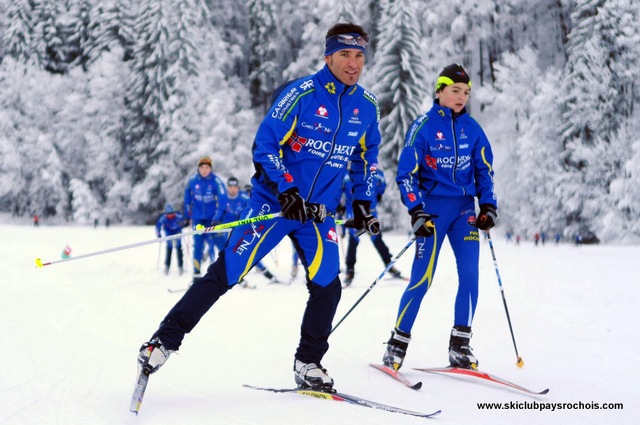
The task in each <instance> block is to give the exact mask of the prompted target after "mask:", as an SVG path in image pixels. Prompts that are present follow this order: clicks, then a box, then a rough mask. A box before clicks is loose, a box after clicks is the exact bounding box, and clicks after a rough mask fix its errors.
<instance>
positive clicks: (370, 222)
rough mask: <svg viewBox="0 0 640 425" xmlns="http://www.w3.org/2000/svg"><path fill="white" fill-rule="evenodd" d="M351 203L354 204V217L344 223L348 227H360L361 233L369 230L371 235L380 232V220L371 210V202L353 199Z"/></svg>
mask: <svg viewBox="0 0 640 425" xmlns="http://www.w3.org/2000/svg"><path fill="white" fill-rule="evenodd" d="M351 205H352V206H353V219H352V220H347V222H346V223H345V224H344V225H345V226H346V227H353V228H354V229H360V230H361V231H362V232H361V233H364V232H367V233H369V234H370V235H377V234H378V233H380V222H379V221H378V219H377V218H375V217H374V216H373V214H371V213H370V212H369V207H370V206H371V202H368V201H353V203H352V204H351ZM361 233H360V234H361Z"/></svg>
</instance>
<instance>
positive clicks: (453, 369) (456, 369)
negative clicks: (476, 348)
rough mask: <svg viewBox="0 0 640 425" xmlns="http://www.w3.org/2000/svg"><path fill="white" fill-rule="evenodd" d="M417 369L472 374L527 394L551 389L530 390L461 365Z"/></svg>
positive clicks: (431, 371) (541, 393) (450, 373)
mask: <svg viewBox="0 0 640 425" xmlns="http://www.w3.org/2000/svg"><path fill="white" fill-rule="evenodd" d="M414 369H415V370H419V371H420V372H427V373H443V374H449V375H464V376H471V377H474V378H479V379H483V380H485V381H490V382H494V383H496V384H500V385H504V386H506V387H510V388H513V389H516V390H518V391H522V392H524V393H527V394H533V395H543V394H547V393H548V392H549V389H548V388H547V389H544V390H542V391H533V390H530V389H528V388H525V387H521V386H520V385H517V384H514V383H513V382H509V381H507V380H506V379H503V378H499V377H497V376H495V375H491V374H488V373H486V372H481V371H479V370H472V369H463V368H460V367H451V366H447V367H431V368H414Z"/></svg>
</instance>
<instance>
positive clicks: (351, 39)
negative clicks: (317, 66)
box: [324, 33, 369, 56]
mask: <svg viewBox="0 0 640 425" xmlns="http://www.w3.org/2000/svg"><path fill="white" fill-rule="evenodd" d="M368 42H369V37H367V36H362V35H360V34H358V33H349V34H336V35H332V36H331V37H329V38H327V41H326V43H325V48H324V55H325V56H329V55H332V54H334V53H335V52H337V51H338V50H343V49H358V50H361V51H362V52H366V51H367V49H366V45H367V43H368Z"/></svg>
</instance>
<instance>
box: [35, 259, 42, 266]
mask: <svg viewBox="0 0 640 425" xmlns="http://www.w3.org/2000/svg"><path fill="white" fill-rule="evenodd" d="M36 267H37V268H42V267H43V265H42V259H40V258H36Z"/></svg>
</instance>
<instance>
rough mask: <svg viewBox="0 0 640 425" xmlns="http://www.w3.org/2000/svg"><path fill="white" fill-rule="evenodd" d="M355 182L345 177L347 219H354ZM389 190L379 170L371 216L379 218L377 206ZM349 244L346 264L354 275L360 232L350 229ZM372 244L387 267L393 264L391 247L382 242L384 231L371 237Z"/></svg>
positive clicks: (348, 271) (377, 171)
mask: <svg viewBox="0 0 640 425" xmlns="http://www.w3.org/2000/svg"><path fill="white" fill-rule="evenodd" d="M352 189H353V182H352V181H351V178H350V177H349V176H345V178H344V181H343V184H342V191H343V192H344V199H345V209H346V218H347V219H349V218H353V206H352V201H353V199H352V197H353V193H352ZM386 189H387V181H386V180H385V178H384V173H383V172H382V170H381V169H377V170H376V173H375V175H374V179H373V192H374V193H375V198H374V199H373V201H372V202H371V214H373V216H374V217H378V212H377V211H376V206H377V205H378V201H379V200H380V199H381V198H382V195H383V194H384V192H385V190H386ZM348 230H349V243H348V245H347V254H346V258H345V263H346V266H347V274H349V273H351V274H353V273H354V268H355V266H356V252H357V250H358V245H359V244H360V237H359V236H357V233H358V230H357V229H354V228H353V227H350V228H349V229H348ZM371 243H373V246H374V247H375V249H376V251H378V255H380V258H381V259H382V262H383V263H384V265H385V266H386V265H387V264H389V263H390V262H391V252H390V251H389V247H388V246H387V244H385V243H384V241H383V240H382V231H380V233H378V234H377V235H371Z"/></svg>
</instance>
